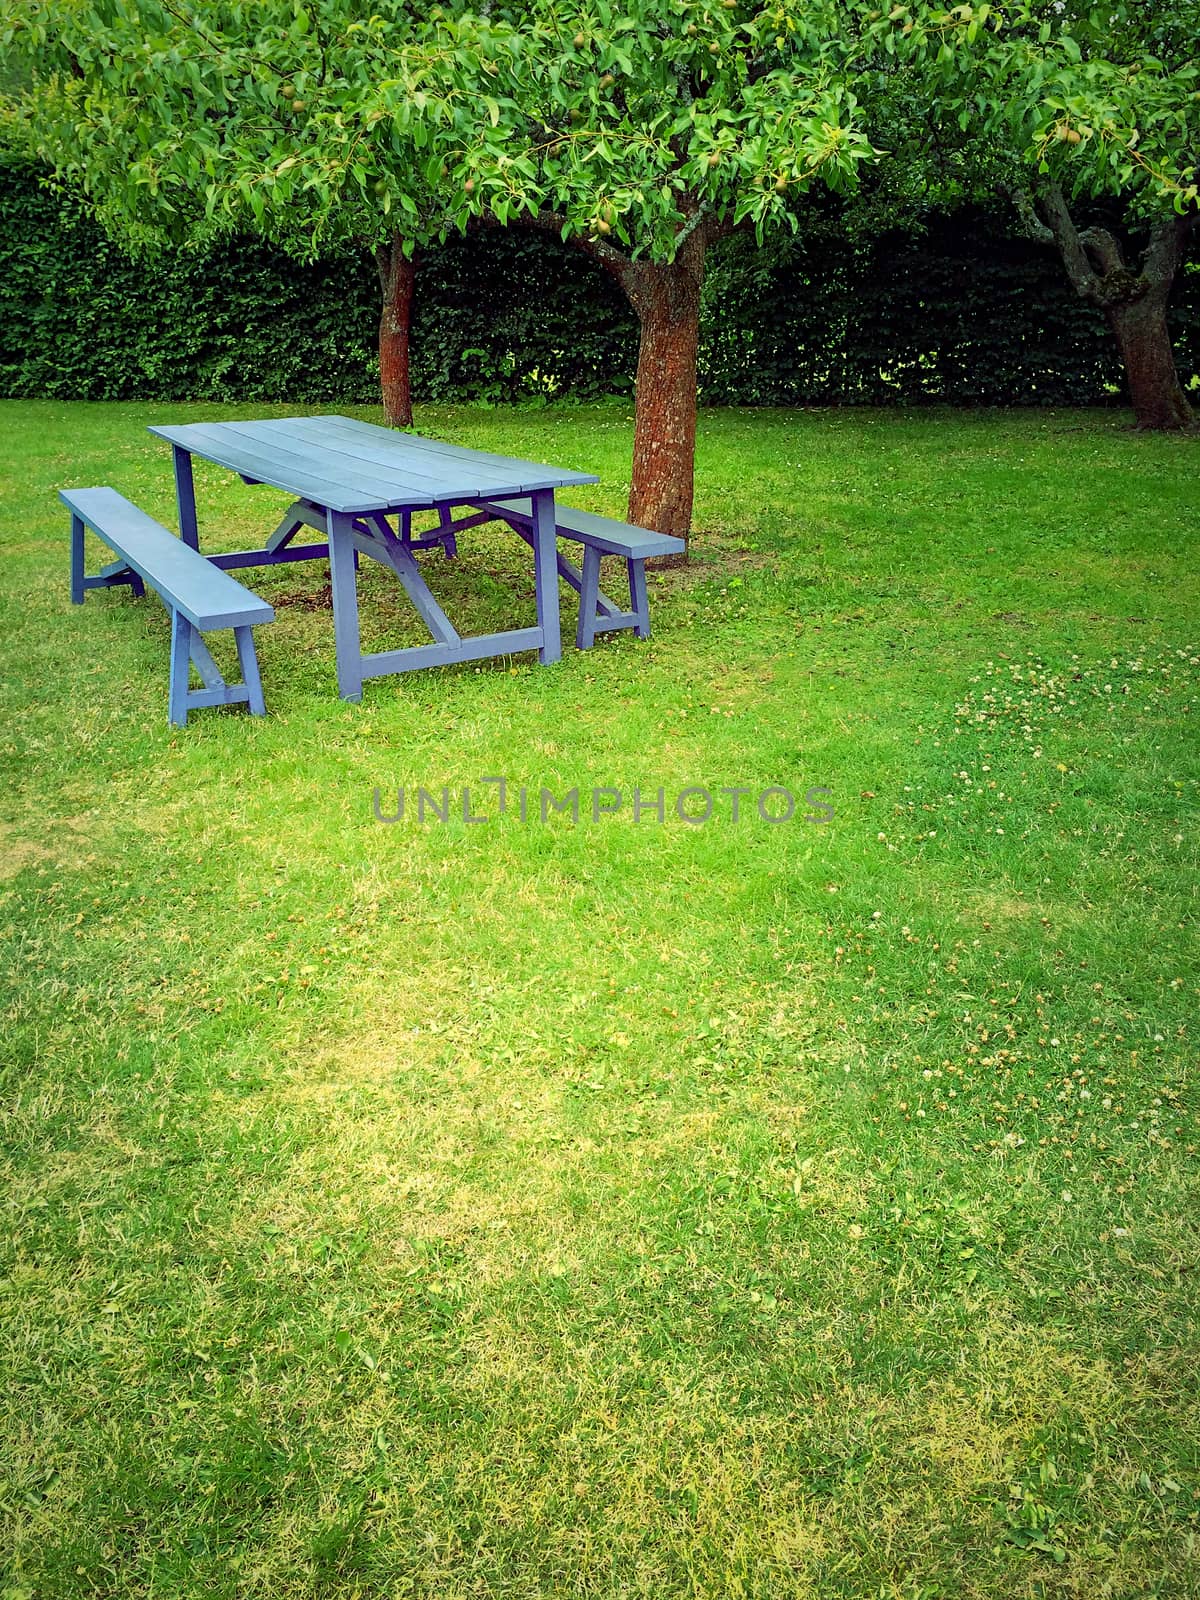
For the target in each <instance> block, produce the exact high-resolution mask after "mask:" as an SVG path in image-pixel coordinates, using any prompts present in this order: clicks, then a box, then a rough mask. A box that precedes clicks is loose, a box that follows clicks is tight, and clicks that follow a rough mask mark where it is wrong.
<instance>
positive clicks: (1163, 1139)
mask: <svg viewBox="0 0 1200 1600" xmlns="http://www.w3.org/2000/svg"><path fill="white" fill-rule="evenodd" d="M262 409H263V408H261V407H245V408H241V414H245V415H252V414H261V413H262ZM233 414H235V408H218V407H211V406H209V407H181V406H171V405H156V406H143V405H91V406H83V405H79V406H67V405H61V404H49V403H47V404H26V403H12V402H10V403H6V404H4V405H3V406H0V505H2V508H3V513H2V514H3V528H2V535H0V537H2V540H3V556H4V559H3V567H2V571H3V589H4V592H3V596H2V597H0V608H2V609H0V627H2V643H0V649H2V651H3V654H4V664H3V671H2V673H0V695H2V697H3V703H2V712H0V744H2V749H3V759H4V769H5V784H4V789H3V800H2V802H0V804H2V811H0V816H2V818H3V822H2V824H0V905H2V912H0V924H2V926H3V938H4V941H5V950H4V956H3V972H4V974H5V979H6V983H5V994H4V998H3V1013H2V1015H3V1022H2V1028H3V1033H4V1039H3V1045H2V1047H0V1048H2V1058H0V1059H2V1064H0V1081H2V1084H3V1101H2V1116H3V1150H2V1158H0V1192H2V1193H3V1197H4V1205H5V1209H6V1226H5V1227H4V1229H3V1230H2V1249H3V1265H2V1267H0V1374H2V1381H0V1410H2V1412H3V1419H2V1422H0V1566H2V1569H3V1570H2V1571H0V1597H2V1600H18V1597H20V1600H31V1597H36V1600H42V1597H59V1596H72V1597H74V1596H81V1597H82V1596H95V1595H104V1596H120V1597H126V1596H129V1597H132V1596H139V1597H142V1596H144V1597H151V1596H153V1597H154V1600H165V1597H176V1596H178V1597H181V1600H182V1597H189V1600H191V1597H195V1596H205V1597H230V1600H234V1597H236V1600H243V1597H247V1600H248V1597H263V1600H267V1597H270V1600H293V1597H298V1596H320V1597H322V1600H326V1597H336V1600H368V1597H370V1600H375V1597H378V1600H403V1597H408V1596H414V1597H415V1596H422V1597H430V1600H458V1597H463V1600H466V1597H492V1596H496V1597H501V1596H503V1597H518V1596H519V1597H533V1596H551V1595H564V1596H567V1595H571V1596H574V1595H586V1596H605V1597H608V1596H612V1597H616V1596H622V1597H643V1596H644V1597H651V1596H653V1597H664V1596H671V1597H674V1596H688V1597H701V1596H704V1597H707V1596H712V1597H718V1596H720V1597H727V1596H737V1597H742V1600H751V1597H762V1600H766V1597H771V1600H776V1597H778V1600H785V1597H786V1600H794V1597H810V1596H811V1597H813V1600H833V1597H842V1596H845V1597H856V1600H857V1597H864V1600H885V1597H886V1600H891V1597H895V1600H901V1597H903V1600H941V1597H950V1596H964V1597H965V1596H972V1597H980V1600H984V1597H986V1600H995V1597H1009V1596H1029V1597H1033V1596H1059V1595H1062V1596H1081V1597H1085V1596H1086V1597H1089V1600H1092V1597H1100V1596H1105V1595H1108V1596H1113V1597H1119V1600H1126V1597H1132V1596H1150V1595H1155V1596H1184V1595H1197V1594H1200V1443H1198V1441H1200V1385H1198V1384H1197V1376H1196V1374H1197V1364H1198V1361H1200V1336H1198V1335H1200V1327H1198V1319H1200V1296H1198V1293H1197V1265H1198V1251H1197V1244H1198V1235H1200V1183H1198V1182H1197V1160H1196V1156H1197V1146H1198V1144H1200V1096H1198V1095H1197V1086H1196V1077H1195V1056H1196V1033H1197V993H1198V986H1200V963H1198V961H1197V953H1198V949H1200V946H1198V943H1197V938H1196V920H1197V909H1198V901H1197V886H1198V883H1200V875H1198V874H1197V838H1196V817H1197V798H1198V795H1197V783H1198V778H1200V766H1198V762H1197V742H1196V723H1197V708H1198V701H1200V580H1198V578H1197V570H1196V552H1197V533H1198V531H1200V492H1198V489H1197V483H1198V474H1197V468H1198V467H1200V452H1198V449H1197V446H1196V445H1195V444H1194V443H1191V444H1189V443H1186V442H1182V441H1179V440H1171V439H1156V438H1149V437H1139V436H1137V435H1135V434H1133V433H1132V432H1130V431H1128V430H1127V427H1126V425H1125V424H1126V419H1124V418H1123V417H1121V416H1118V415H1110V414H1100V413H1085V414H1078V413H1070V414H1068V413H1007V414H999V413H980V414H973V415H954V414H945V413H935V412H929V413H909V414H903V413H897V414H894V415H886V414H882V413H878V412H861V413H859V412H816V411H813V412H755V411H721V412H714V413H708V414H705V415H704V416H703V417H702V419H701V437H700V445H699V489H698V498H697V513H696V526H697V528H698V529H699V530H700V532H699V533H698V535H697V537H696V540H695V550H694V559H693V562H692V564H691V566H690V567H689V568H687V569H686V570H681V571H674V572H669V573H665V574H661V575H659V576H658V577H657V578H656V580H655V583H654V589H653V595H652V611H653V615H654V621H655V633H654V637H653V638H652V639H650V640H649V641H645V642H639V641H637V640H635V639H633V638H632V637H631V636H629V635H621V636H618V637H616V638H610V639H608V640H605V641H602V642H601V644H600V645H599V646H598V647H597V648H596V649H595V650H593V651H591V652H590V653H587V654H579V653H576V652H575V651H574V649H573V648H570V647H568V649H567V651H566V654H565V658H564V660H563V662H562V663H561V665H559V666H557V667H555V668H553V669H543V668H539V667H538V666H537V664H536V661H534V660H532V659H531V658H530V657H524V656H523V657H519V658H517V659H515V660H514V661H506V662H492V663H486V664H484V665H483V666H482V667H479V668H476V667H467V668H462V669H447V670H442V671H428V672H423V673H419V674H412V675H410V676H408V677H405V678H402V679H396V678H393V679H389V680H384V681H381V682H377V683H373V684H369V685H368V686H367V690H366V694H365V698H364V702H363V704H362V705H361V706H346V705H343V704H342V703H340V702H339V701H338V699H337V697H336V692H335V687H334V670H333V648H332V633H331V628H330V618H329V611H328V586H327V572H326V569H325V567H324V566H323V565H316V564H314V565H312V566H304V567H299V566H297V567H292V568H282V569H276V570H275V571H273V572H267V573H262V574H249V575H247V576H248V577H249V581H250V582H251V583H252V584H255V586H256V587H257V588H258V589H259V590H260V592H262V593H263V594H264V595H266V596H267V597H269V598H270V599H271V600H272V601H273V602H274V603H275V605H276V607H277V611H278V620H277V621H276V622H275V623H274V624H273V625H272V626H270V627H268V628H265V629H262V630H260V633H259V641H260V643H259V651H260V659H261V661H262V667H263V677H264V683H265V688H266V695H267V703H268V707H269V709H270V712H271V715H270V716H269V717H268V718H267V719H265V720H263V721H258V720H255V719H251V718H248V717H247V716H245V715H244V714H243V713H241V712H239V711H225V712H221V711H217V712H213V711H209V712H200V713H197V714H196V715H195V716H193V718H192V719H191V722H190V724H189V726H188V727H187V729H186V730H172V729H171V728H169V727H168V725H167V723H166V671H167V625H166V617H165V613H164V612H163V610H162V608H161V606H159V605H158V604H157V602H155V601H154V600H153V598H152V597H147V598H146V599H144V600H141V601H135V600H133V599H132V598H131V597H130V596H129V595H128V593H127V592H126V591H114V592H111V593H97V594H90V595H89V596H88V600H87V604H86V605H85V606H84V607H83V608H81V609H74V608H72V607H71V606H70V605H69V603H68V594H67V522H66V516H65V513H64V512H63V510H62V508H61V507H60V506H59V504H58V502H57V500H56V498H55V493H54V491H55V490H56V489H57V488H58V487H60V486H64V485H69V484H91V483H112V484H113V485H115V486H116V487H117V488H119V489H121V490H122V491H124V492H125V493H127V494H129V495H130V496H131V497H132V498H134V499H136V500H137V501H138V502H139V503H141V504H142V505H144V506H145V507H146V508H147V509H148V510H150V511H152V512H153V513H155V514H157V515H160V516H162V517H163V518H164V520H167V521H168V522H169V521H171V520H172V517H173V506H172V487H171V479H170V471H169V452H168V451H167V450H166V448H165V446H163V445H161V444H160V443H158V442H156V441H154V440H152V439H151V437H150V436H149V435H148V434H147V433H146V431H145V425H146V424H147V423H149V422H153V421H170V420H179V421H182V420H191V419H196V418H200V417H214V416H224V415H233ZM361 414H362V415H364V416H367V417H371V416H373V415H375V414H374V413H372V412H369V411H364V412H362V413H361ZM630 420H631V419H630V417H629V414H628V411H627V409H626V408H625V407H622V406H611V407H600V408H594V409H590V410H573V409H566V408H564V409H561V410H559V409H553V408H552V409H549V410H544V411H540V412H539V411H513V412H499V411H483V410H471V409H465V408H462V409H453V410H451V409H432V408H426V409H425V410H424V411H422V413H421V415H420V417H419V419H418V426H419V427H420V428H422V429H423V430H424V431H426V432H432V433H436V434H439V435H442V436H444V437H446V438H450V439H454V440H457V441H460V442H463V443H466V444H472V445H478V446H482V447H486V448H488V449H492V450H499V451H509V452H514V453H519V454H523V455H529V456H534V457H538V458H542V459H548V460H552V461H555V462H560V463H562V464H564V465H570V466H575V467H579V468H582V469H586V470H591V471H594V472H597V473H599V475H600V478H601V483H600V485H599V486H598V487H597V488H595V489H594V490H590V491H583V492H582V493H581V494H580V495H579V496H578V497H577V503H579V504H582V505H587V506H590V507H593V508H595V509H600V510H605V511H612V512H618V513H619V512H620V511H621V510H622V507H623V502H624V496H625V492H626V488H627V482H626V475H627V473H628V461H629V455H630V433H631V426H630ZM198 484H199V491H200V499H201V514H202V527H203V528H204V530H205V534H206V538H207V542H208V546H209V547H210V548H214V547H216V546H217V545H219V544H222V543H223V544H226V545H228V546H234V545H237V544H239V543H241V542H242V541H243V540H245V539H246V538H247V537H251V538H252V537H254V535H255V534H256V533H260V532H261V531H263V530H264V529H265V528H267V527H269V526H270V525H271V523H272V517H273V513H274V511H275V507H276V505H277V504H278V503H280V501H281V497H280V496H278V495H275V494H274V492H273V491H268V490H265V489H253V488H246V487H244V486H242V485H241V484H240V483H238V482H237V481H235V480H232V479H231V478H230V477H229V475H228V474H222V473H220V472H218V471H217V470H216V469H212V470H202V471H201V472H200V473H199V474H198ZM95 559H96V560H97V561H99V560H100V559H102V558H101V557H100V556H99V554H98V553H96V554H95ZM425 560H426V566H427V571H428V572H429V573H430V574H431V575H432V576H431V582H433V584H434V587H435V589H436V591H437V592H438V594H439V596H441V597H442V598H443V599H444V602H445V603H446V605H447V607H448V609H449V610H450V611H451V614H452V615H453V616H454V617H455V618H456V620H459V621H460V622H462V623H463V624H464V626H466V627H469V628H471V629H473V630H474V629H481V628H485V627H496V626H504V625H505V624H506V623H511V624H512V625H520V624H521V622H522V620H523V619H524V618H526V617H528V616H529V615H530V612H531V607H532V599H531V596H532V581H531V574H530V566H529V559H528V552H527V551H526V549H525V547H524V546H523V545H520V544H519V543H518V542H517V541H516V540H514V539H512V538H511V537H505V536H503V535H501V534H500V532H499V531H497V530H491V529H489V530H484V531H483V532H482V533H481V534H478V535H471V536H468V537H467V538H466V539H464V541H463V551H462V556H461V560H460V561H459V562H458V563H456V564H450V563H445V562H444V561H442V560H441V558H440V557H438V556H432V557H427V558H425ZM565 609H566V611H567V615H568V617H569V618H570V622H571V624H572V625H573V608H569V607H568V608H565ZM363 610H364V619H365V624H364V634H365V638H366V640H367V641H368V643H370V642H372V641H375V640H379V641H380V642H381V643H382V642H383V641H395V642H404V641H409V642H413V643H416V642H419V641H420V640H421V637H422V635H421V632H420V630H419V628H417V627H416V626H414V625H413V623H412V622H411V621H410V619H409V616H408V613H407V611H406V608H405V606H404V604H403V603H402V600H401V597H400V595H399V591H398V586H396V585H395V584H394V583H391V582H389V580H388V579H387V578H386V576H385V575H384V574H383V573H382V572H379V571H374V572H369V573H368V572H364V579H363ZM488 775H503V776H505V777H507V779H508V780H509V782H510V784H511V785H513V786H516V785H519V784H523V785H525V786H527V788H528V789H529V791H530V793H531V795H534V796H537V795H539V794H540V790H541V788H542V786H543V785H545V786H547V787H549V788H551V789H553V790H554V792H555V793H556V794H561V793H562V791H563V790H564V789H569V788H570V787H571V786H573V785H578V786H579V787H580V788H581V790H582V791H583V792H584V795H585V804H586V797H587V795H588V794H589V792H590V790H591V788H592V786H594V785H602V786H612V787H616V788H619V789H622V790H623V791H624V792H625V793H626V794H627V795H628V794H630V793H631V791H632V789H633V786H634V785H638V786H640V787H641V788H642V790H643V793H645V791H647V790H650V791H655V790H657V788H658V787H659V786H660V785H661V786H664V787H665V788H666V789H667V791H668V796H671V795H673V794H674V793H676V792H678V790H679V789H681V788H683V787H685V786H687V785H690V784H697V785H700V784H703V785H708V786H709V787H710V788H714V789H715V788H719V787H721V786H743V787H747V788H751V789H754V790H756V791H757V790H759V789H762V788H765V787H767V786H770V785H782V786H787V787H790V788H791V789H793V790H795V791H797V792H800V791H803V790H804V789H805V788H807V787H809V786H813V785H823V786H826V787H828V788H829V789H830V790H831V797H830V798H831V803H832V805H833V807H834V810H835V817H834V820H833V822H832V823H831V824H829V825H826V826H815V825H811V824H808V823H805V822H803V821H802V820H800V819H799V817H797V819H796V820H794V821H792V822H790V823H786V824H779V825H774V826H771V825H767V824H765V823H763V822H762V821H760V820H759V819H758V818H757V816H756V815H755V814H754V813H753V810H751V814H750V815H749V816H747V815H745V814H743V816H742V819H741V821H739V822H738V823H737V824H734V823H732V821H730V820H729V816H728V809H727V802H725V801H723V800H722V801H721V802H720V803H719V804H718V807H717V815H716V816H714V819H713V820H712V821H711V822H710V823H708V824H707V825H705V826H688V825H686V824H685V823H683V822H681V821H680V820H678V819H677V818H675V817H672V816H671V815H668V817H667V820H666V821H665V823H662V824H660V823H658V822H657V821H656V820H655V818H654V817H653V816H643V817H642V819H641V821H640V822H638V823H636V824H635V823H634V822H633V820H632V818H631V816H630V815H629V812H628V809H626V811H624V812H623V813H619V814H618V815H616V816H613V817H610V818H602V819H601V820H600V821H599V822H598V823H593V822H592V821H590V819H585V820H582V821H581V822H580V823H579V825H578V826H573V825H572V824H571V822H570V820H569V818H567V817H566V816H551V817H550V819H549V820H548V821H547V822H546V823H544V824H543V823H542V822H541V821H540V820H533V819H531V820H530V821H528V822H526V823H525V824H522V823H521V821H520V820H519V818H518V817H517V816H516V815H515V814H514V812H513V810H512V809H511V808H510V810H509V813H508V815H506V816H505V817H504V818H500V819H497V818H493V819H492V820H491V821H489V822H487V823H486V824H484V825H480V826H466V825H464V824H463V823H462V821H461V819H460V820H457V821H452V822H451V823H449V824H446V825H442V824H439V823H436V822H426V823H425V824H424V825H423V826H422V825H420V824H419V823H418V822H416V821H414V820H411V818H409V817H406V819H405V820H404V821H403V822H400V823H397V824H395V825H392V826H383V825H381V824H380V823H379V822H377V821H376V820H375V818H374V816H373V811H372V791H373V789H374V788H375V786H379V787H380V789H381V793H382V797H383V801H384V804H385V809H386V808H387V802H388V800H389V798H390V797H394V794H395V790H396V787H397V786H399V785H403V786H405V787H406V788H407V789H408V790H409V791H410V794H411V791H412V789H413V786H416V785H424V786H425V787H427V788H429V789H431V790H434V791H436V790H439V789H440V788H441V786H442V785H449V786H451V788H452V790H453V791H454V793H455V794H457V793H459V792H460V791H461V789H462V788H463V787H464V786H468V785H475V786H476V789H477V790H478V784H479V780H480V779H482V778H483V777H486V776H488ZM392 809H394V806H393V807H392ZM492 809H494V804H493V806H492Z"/></svg>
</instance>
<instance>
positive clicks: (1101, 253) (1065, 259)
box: [1012, 184, 1196, 432]
mask: <svg viewBox="0 0 1200 1600" xmlns="http://www.w3.org/2000/svg"><path fill="white" fill-rule="evenodd" d="M1012 198H1013V200H1014V201H1015V203H1016V207H1017V212H1018V214H1019V216H1020V218H1021V221H1022V223H1023V225H1024V227H1025V231H1026V232H1027V233H1028V234H1029V235H1030V236H1031V237H1032V238H1035V239H1037V240H1039V241H1040V242H1042V243H1043V244H1052V245H1055V246H1056V247H1057V249H1058V253H1059V256H1060V257H1061V259H1062V263H1063V266H1064V267H1065V268H1066V273H1067V277H1068V278H1069V279H1070V280H1071V285H1072V287H1073V288H1074V290H1075V292H1076V294H1077V295H1079V297H1080V298H1081V299H1083V300H1088V301H1090V302H1091V303H1092V304H1093V305H1094V306H1098V307H1099V309H1100V310H1101V311H1103V312H1104V314H1105V316H1106V317H1107V318H1108V321H1109V325H1110V326H1111V328H1112V330H1113V333H1114V334H1115V335H1116V340H1117V348H1118V350H1119V351H1120V352H1121V362H1122V365H1123V366H1124V368H1125V381H1126V385H1127V387H1128V389H1129V399H1130V403H1131V404H1132V406H1133V415H1134V421H1135V422H1136V424H1137V426H1138V427H1139V428H1145V429H1154V430H1158V431H1163V432H1176V431H1179V430H1181V429H1185V428H1191V427H1194V426H1195V423H1196V417H1195V413H1194V412H1193V411H1192V408H1191V405H1190V404H1189V403H1188V398H1187V396H1186V395H1185V394H1184V392H1183V386H1182V385H1181V384H1180V382H1179V373H1178V371H1177V370H1176V367H1175V352H1174V351H1173V350H1172V348H1171V333H1170V329H1169V328H1168V326H1167V306H1168V303H1169V301H1170V298H1171V289H1172V287H1173V286H1174V283H1175V277H1176V274H1177V273H1178V271H1179V267H1180V264H1181V262H1182V260H1183V251H1184V245H1185V242H1186V239H1187V236H1188V232H1189V230H1190V229H1191V228H1192V227H1193V226H1194V225H1195V223H1196V215H1195V213H1192V214H1190V215H1186V216H1182V217H1180V216H1176V215H1175V214H1173V213H1172V214H1171V215H1169V216H1165V217H1161V218H1159V220H1158V221H1157V222H1155V224H1154V225H1153V227H1152V228H1151V230H1150V240H1149V243H1148V244H1147V246H1146V250H1145V252H1144V254H1143V256H1142V262H1141V265H1140V267H1139V268H1138V269H1137V271H1132V270H1131V269H1130V268H1129V267H1127V266H1126V264H1125V257H1124V253H1123V251H1122V249H1121V246H1120V243H1119V242H1118V240H1117V239H1116V237H1115V236H1114V235H1113V234H1112V233H1110V232H1109V231H1108V229H1107V228H1085V229H1079V228H1077V227H1076V225H1075V221H1074V219H1073V218H1072V216H1071V213H1070V209H1069V207H1068V205H1067V202H1066V198H1065V197H1064V195H1063V192H1062V190H1061V189H1060V188H1059V187H1058V185H1057V184H1050V185H1047V186H1046V187H1045V188H1044V189H1043V190H1042V191H1041V192H1040V194H1039V195H1038V196H1037V205H1036V207H1035V204H1034V197H1033V196H1032V195H1031V194H1029V192H1028V191H1017V192H1015V193H1014V194H1013V197H1012Z"/></svg>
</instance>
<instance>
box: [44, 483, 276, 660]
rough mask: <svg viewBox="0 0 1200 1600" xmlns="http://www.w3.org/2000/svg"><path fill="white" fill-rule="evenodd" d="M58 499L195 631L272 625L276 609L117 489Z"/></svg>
mask: <svg viewBox="0 0 1200 1600" xmlns="http://www.w3.org/2000/svg"><path fill="white" fill-rule="evenodd" d="M59 498H60V499H61V500H62V501H63V503H64V504H65V505H66V506H67V507H69V509H70V510H71V511H72V512H74V514H75V515H76V516H77V517H79V518H80V520H81V521H83V522H85V523H86V524H87V525H88V527H90V528H93V529H95V531H96V532H97V533H98V534H99V535H100V537H101V538H102V539H103V540H104V542H105V544H107V545H110V546H111V547H112V549H113V550H115V551H116V552H117V554H118V555H119V556H120V557H121V558H122V560H123V561H124V562H125V563H126V565H127V566H129V567H130V568H131V569H132V570H133V571H134V572H136V573H137V575H138V577H139V578H141V579H142V581H143V582H144V583H147V584H149V586H150V587H151V588H152V589H155V590H156V591H157V592H158V593H159V594H160V595H162V597H163V599H164V600H166V601H167V603H168V604H169V605H170V606H171V607H172V609H173V610H176V611H179V612H180V613H181V614H182V615H183V616H185V617H186V618H187V620H188V621H189V622H190V623H191V625H192V626H193V627H194V628H196V629H198V630H200V631H202V632H206V631H207V630H208V629H210V628H239V627H244V626H246V625H249V624H255V623H259V622H272V621H274V618H275V612H274V609H273V608H272V606H271V605H270V604H268V602H267V601H266V600H263V599H260V598H259V596H258V595H256V594H253V593H252V592H251V591H250V590H249V589H247V588H245V587H244V586H243V585H242V584H240V583H239V582H238V581H237V579H236V578H231V577H230V576H229V574H228V573H226V572H222V571H221V569H220V568H219V567H216V566H214V565H213V563H212V562H211V561H208V560H206V558H205V557H204V556H202V555H201V554H200V553H199V551H197V550H193V549H192V547H191V546H190V545H187V544H184V542H183V540H182V539H177V538H176V537H175V535H174V534H173V533H171V532H170V530H169V529H167V528H164V527H163V525H162V524H161V523H160V522H156V521H155V520H154V518H153V517H151V516H148V515H147V514H146V512H144V511H142V510H141V509H140V507H138V506H135V505H133V504H131V503H130V501H128V500H126V499H125V497H124V495H121V494H118V493H117V491H116V490H115V489H109V488H92V489H62V490H60V491H59Z"/></svg>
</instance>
